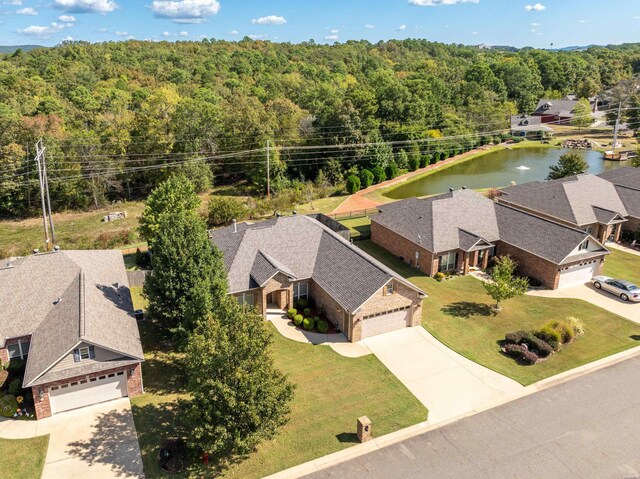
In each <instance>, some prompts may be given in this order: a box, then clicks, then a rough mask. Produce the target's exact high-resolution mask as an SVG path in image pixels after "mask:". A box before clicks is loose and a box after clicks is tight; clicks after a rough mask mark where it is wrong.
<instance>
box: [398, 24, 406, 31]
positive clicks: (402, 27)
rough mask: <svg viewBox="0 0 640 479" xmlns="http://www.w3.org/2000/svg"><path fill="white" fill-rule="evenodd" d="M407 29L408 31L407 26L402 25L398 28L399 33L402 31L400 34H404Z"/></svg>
mask: <svg viewBox="0 0 640 479" xmlns="http://www.w3.org/2000/svg"><path fill="white" fill-rule="evenodd" d="M406 29H407V26H406V25H400V26H399V27H398V31H400V32H404V31H405V30H406Z"/></svg>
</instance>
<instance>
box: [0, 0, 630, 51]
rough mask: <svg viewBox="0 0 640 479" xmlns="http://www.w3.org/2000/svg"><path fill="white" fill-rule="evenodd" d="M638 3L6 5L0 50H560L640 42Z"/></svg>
mask: <svg viewBox="0 0 640 479" xmlns="http://www.w3.org/2000/svg"><path fill="white" fill-rule="evenodd" d="M638 32H640V0H540V2H538V1H537V0H342V1H341V0H323V1H307V0H270V1H266V0H0V45H16V44H25V43H36V44H40V45H55V44H57V43H59V42H61V41H62V40H65V39H73V40H86V41H90V42H101V41H117V40H124V39H127V38H136V39H139V40H144V39H153V40H168V41H175V40H200V39H202V38H203V37H207V38H217V39H227V40H239V39H241V38H242V37H244V36H252V37H253V38H262V39H266V40H272V41H290V42H300V41H304V40H309V39H314V40H315V41H316V42H319V43H333V42H334V41H340V42H342V41H346V40H359V39H367V40H370V41H372V42H376V41H378V40H387V39H390V38H399V39H402V38H426V39H428V40H433V41H441V42H446V43H464V44H480V43H485V44H489V45H513V46H517V47H522V46H534V47H542V48H545V47H549V46H550V45H551V44H552V43H553V45H554V46H555V47H562V46H567V45H586V44H592V43H595V44H607V43H623V42H634V41H640V35H639V34H638Z"/></svg>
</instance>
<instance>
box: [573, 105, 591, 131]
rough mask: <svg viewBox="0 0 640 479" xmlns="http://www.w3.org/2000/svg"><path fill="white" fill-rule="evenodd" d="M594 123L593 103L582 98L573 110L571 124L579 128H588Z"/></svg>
mask: <svg viewBox="0 0 640 479" xmlns="http://www.w3.org/2000/svg"><path fill="white" fill-rule="evenodd" d="M592 123H593V116H592V114H591V105H590V104H589V101H588V100H586V99H584V98H582V99H581V100H580V101H579V102H578V103H577V104H576V106H575V108H574V110H573V118H572V119H571V126H575V127H577V128H578V130H579V129H580V128H586V127H588V126H590V125H591V124H592Z"/></svg>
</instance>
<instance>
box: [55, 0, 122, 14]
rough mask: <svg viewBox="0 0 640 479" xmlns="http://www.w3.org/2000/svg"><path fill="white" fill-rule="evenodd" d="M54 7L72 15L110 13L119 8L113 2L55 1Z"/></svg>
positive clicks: (111, 0)
mask: <svg viewBox="0 0 640 479" xmlns="http://www.w3.org/2000/svg"><path fill="white" fill-rule="evenodd" d="M53 6H54V7H55V8H59V9H60V10H65V11H67V12H71V13H103V14H104V13H110V12H113V11H114V10H115V9H116V8H118V4H117V3H116V2H114V1H113V0H55V2H54V4H53Z"/></svg>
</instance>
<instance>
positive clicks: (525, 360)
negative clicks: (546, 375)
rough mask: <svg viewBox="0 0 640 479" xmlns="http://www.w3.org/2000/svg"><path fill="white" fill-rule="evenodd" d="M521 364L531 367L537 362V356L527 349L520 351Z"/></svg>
mask: <svg viewBox="0 0 640 479" xmlns="http://www.w3.org/2000/svg"><path fill="white" fill-rule="evenodd" d="M520 361H521V362H522V364H527V365H532V364H535V363H537V362H538V355H537V354H536V353H534V352H533V351H529V350H528V349H527V350H525V351H522V358H521V359H520Z"/></svg>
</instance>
